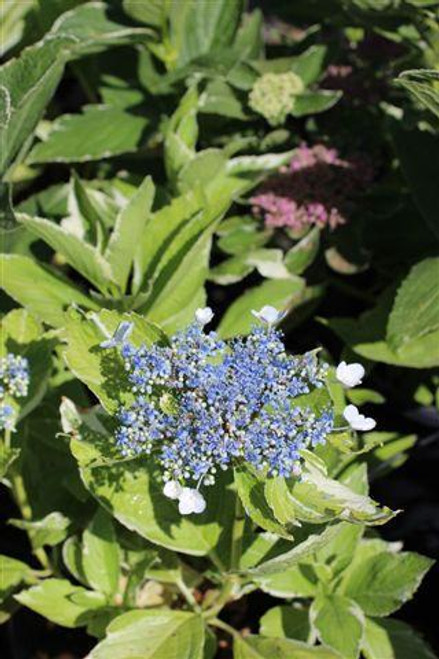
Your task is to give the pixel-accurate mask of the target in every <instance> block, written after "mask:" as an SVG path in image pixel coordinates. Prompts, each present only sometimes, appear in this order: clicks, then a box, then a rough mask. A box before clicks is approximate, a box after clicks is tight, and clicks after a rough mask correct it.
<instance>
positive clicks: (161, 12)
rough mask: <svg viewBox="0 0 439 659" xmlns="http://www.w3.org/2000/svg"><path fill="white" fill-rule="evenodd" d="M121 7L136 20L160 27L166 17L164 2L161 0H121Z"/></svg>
mask: <svg viewBox="0 0 439 659" xmlns="http://www.w3.org/2000/svg"><path fill="white" fill-rule="evenodd" d="M123 8H124V11H126V13H127V14H128V15H129V16H131V17H132V18H134V19H135V20H136V21H140V22H141V23H146V25H152V26H154V27H161V26H162V25H163V22H164V20H165V18H166V3H164V2H163V0H148V2H146V3H145V2H139V0H123Z"/></svg>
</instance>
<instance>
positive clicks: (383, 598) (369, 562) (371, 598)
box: [341, 552, 433, 616]
mask: <svg viewBox="0 0 439 659" xmlns="http://www.w3.org/2000/svg"><path fill="white" fill-rule="evenodd" d="M432 564H433V561H432V560H431V559H429V558H426V557H425V556H420V555H419V554H414V553H399V554H396V553H390V552H384V553H379V554H376V555H373V556H370V557H369V558H366V559H365V560H364V561H361V562H359V563H356V565H355V566H354V567H353V569H352V570H349V571H348V572H347V574H346V576H345V578H344V579H343V582H342V584H341V592H342V593H343V594H344V595H346V596H347V597H350V598H352V599H354V600H355V601H356V602H357V603H358V604H359V605H360V606H361V608H362V609H363V611H364V612H365V613H366V614H367V615H372V616H386V615H389V614H390V613H393V611H396V610H397V609H399V608H400V606H402V604H403V603H404V602H406V601H407V600H408V599H410V598H411V597H412V596H413V593H414V592H415V591H416V590H417V588H418V587H419V585H420V583H421V581H422V579H423V577H424V575H425V574H426V572H427V571H428V570H429V569H430V567H431V566H432Z"/></svg>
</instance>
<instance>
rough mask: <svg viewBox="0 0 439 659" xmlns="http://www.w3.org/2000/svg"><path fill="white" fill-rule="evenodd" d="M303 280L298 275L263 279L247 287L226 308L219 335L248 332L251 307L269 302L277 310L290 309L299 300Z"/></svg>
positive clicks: (225, 337) (261, 305) (251, 316)
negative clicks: (286, 277) (289, 277)
mask: <svg viewBox="0 0 439 659" xmlns="http://www.w3.org/2000/svg"><path fill="white" fill-rule="evenodd" d="M304 289H305V282H304V280H303V279H300V277H296V278H294V279H276V280H267V281H264V282H263V283H262V284H261V285H260V286H256V287H255V288H250V289H248V290H247V291H246V292H245V293H243V295H241V296H240V297H238V299H237V300H235V301H234V302H232V304H231V305H230V306H229V308H228V309H227V311H226V313H225V314H224V316H223V318H222V320H221V323H220V325H219V328H218V332H219V335H220V336H221V337H222V338H223V339H228V338H230V337H232V336H236V335H237V334H248V332H249V331H250V329H251V327H252V325H253V324H254V317H253V315H252V313H251V311H252V309H255V310H259V309H260V308H261V307H263V306H264V305H266V304H270V305H271V306H273V307H276V309H279V310H290V309H292V308H294V305H295V304H297V303H298V302H299V300H300V297H301V294H302V293H303V291H304Z"/></svg>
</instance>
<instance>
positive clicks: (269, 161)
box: [226, 149, 296, 174]
mask: <svg viewBox="0 0 439 659" xmlns="http://www.w3.org/2000/svg"><path fill="white" fill-rule="evenodd" d="M295 153H296V149H292V150H291V151H286V152H284V153H265V154H264V155H262V156H237V157H236V158H231V159H230V160H228V161H227V164H226V172H227V173H228V174H245V173H247V172H268V171H270V170H272V169H279V167H282V165H287V164H288V163H289V162H290V160H291V158H292V157H293V156H294V154H295Z"/></svg>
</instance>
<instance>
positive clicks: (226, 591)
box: [203, 495, 245, 619]
mask: <svg viewBox="0 0 439 659" xmlns="http://www.w3.org/2000/svg"><path fill="white" fill-rule="evenodd" d="M244 525H245V511H244V507H243V505H242V503H241V499H240V498H239V496H238V495H236V504H235V520H234V522H233V529H232V543H231V547H230V569H231V570H232V574H229V575H227V576H226V578H225V583H224V586H223V587H222V589H221V592H220V593H219V595H218V598H217V600H216V602H215V604H214V605H213V606H212V607H211V608H210V609H207V610H206V611H205V612H204V613H203V617H205V618H209V619H210V618H212V617H214V616H216V615H217V613H219V612H220V611H221V609H222V608H223V607H224V606H225V605H226V604H227V603H228V602H229V601H230V600H232V599H234V598H235V596H236V594H237V591H238V588H237V587H238V586H239V583H240V579H239V576H238V575H237V574H233V572H234V571H236V570H238V569H239V563H240V561H241V553H242V537H243V534H244Z"/></svg>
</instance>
